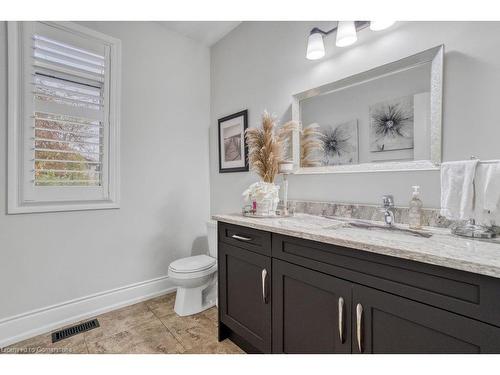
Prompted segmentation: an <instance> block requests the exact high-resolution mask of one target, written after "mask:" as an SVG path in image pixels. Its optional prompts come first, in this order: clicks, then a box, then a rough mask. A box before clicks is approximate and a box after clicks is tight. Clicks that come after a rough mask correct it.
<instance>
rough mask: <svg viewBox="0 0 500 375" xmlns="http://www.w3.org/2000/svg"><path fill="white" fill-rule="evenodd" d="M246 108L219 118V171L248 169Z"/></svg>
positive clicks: (243, 170) (242, 170) (244, 170)
mask: <svg viewBox="0 0 500 375" xmlns="http://www.w3.org/2000/svg"><path fill="white" fill-rule="evenodd" d="M247 126H248V110H246V109H245V110H244V111H241V112H238V113H235V114H232V115H229V116H226V117H223V118H221V119H219V173H228V172H246V171H248V160H247V154H248V148H247V144H246V141H245V130H246V128H247Z"/></svg>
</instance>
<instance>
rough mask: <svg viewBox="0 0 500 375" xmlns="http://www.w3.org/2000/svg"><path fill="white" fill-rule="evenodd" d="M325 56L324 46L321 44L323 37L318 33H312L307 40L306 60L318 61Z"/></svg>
mask: <svg viewBox="0 0 500 375" xmlns="http://www.w3.org/2000/svg"><path fill="white" fill-rule="evenodd" d="M323 56H325V44H324V43H323V35H321V33H319V32H313V33H311V34H310V35H309V38H308V39H307V53H306V57H307V59H308V60H318V59H321V58H322V57H323Z"/></svg>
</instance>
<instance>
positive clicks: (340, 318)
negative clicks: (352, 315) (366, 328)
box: [339, 297, 344, 344]
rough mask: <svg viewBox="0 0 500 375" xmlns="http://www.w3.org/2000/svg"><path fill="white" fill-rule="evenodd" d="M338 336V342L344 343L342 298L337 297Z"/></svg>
mask: <svg viewBox="0 0 500 375" xmlns="http://www.w3.org/2000/svg"><path fill="white" fill-rule="evenodd" d="M339 337H340V343H341V344H343V343H344V299H343V298H342V297H340V298H339Z"/></svg>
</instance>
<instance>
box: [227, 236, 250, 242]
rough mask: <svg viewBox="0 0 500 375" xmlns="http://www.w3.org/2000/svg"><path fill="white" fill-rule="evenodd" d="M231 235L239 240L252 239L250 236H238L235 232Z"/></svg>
mask: <svg viewBox="0 0 500 375" xmlns="http://www.w3.org/2000/svg"><path fill="white" fill-rule="evenodd" d="M231 237H232V238H234V239H235V240H239V241H252V239H251V238H250V237H243V236H238V235H237V234H233V235H232V236H231Z"/></svg>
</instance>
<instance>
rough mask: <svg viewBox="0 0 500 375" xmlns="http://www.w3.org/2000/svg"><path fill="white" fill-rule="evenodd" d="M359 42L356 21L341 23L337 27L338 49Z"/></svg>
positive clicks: (336, 43)
mask: <svg viewBox="0 0 500 375" xmlns="http://www.w3.org/2000/svg"><path fill="white" fill-rule="evenodd" d="M357 40H358V36H357V35H356V25H355V24H354V21H339V24H338V26H337V41H336V42H335V45H336V46H337V47H347V46H350V45H351V44H353V43H355V42H356V41H357Z"/></svg>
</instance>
